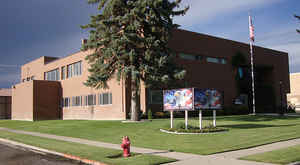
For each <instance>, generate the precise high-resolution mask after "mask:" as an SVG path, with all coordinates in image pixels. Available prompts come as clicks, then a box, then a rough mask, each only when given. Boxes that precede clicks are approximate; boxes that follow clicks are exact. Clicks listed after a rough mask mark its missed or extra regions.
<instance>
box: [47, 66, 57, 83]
mask: <svg viewBox="0 0 300 165" xmlns="http://www.w3.org/2000/svg"><path fill="white" fill-rule="evenodd" d="M45 80H48V81H58V80H59V70H58V68H57V69H55V70H52V71H49V72H46V73H45Z"/></svg>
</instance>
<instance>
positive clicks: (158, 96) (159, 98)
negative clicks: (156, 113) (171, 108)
mask: <svg viewBox="0 0 300 165" xmlns="http://www.w3.org/2000/svg"><path fill="white" fill-rule="evenodd" d="M162 103H163V92H162V91H161V90H151V91H150V104H162Z"/></svg>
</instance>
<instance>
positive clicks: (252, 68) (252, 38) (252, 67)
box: [249, 14, 255, 115]
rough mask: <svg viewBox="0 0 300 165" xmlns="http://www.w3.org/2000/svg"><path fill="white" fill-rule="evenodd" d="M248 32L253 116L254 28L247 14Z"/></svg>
mask: <svg viewBox="0 0 300 165" xmlns="http://www.w3.org/2000/svg"><path fill="white" fill-rule="evenodd" d="M249 30H250V56H251V82H252V108H253V115H255V77H254V60H253V45H254V27H253V24H252V19H251V16H250V14H249Z"/></svg>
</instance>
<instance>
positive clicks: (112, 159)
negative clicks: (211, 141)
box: [0, 131, 176, 165]
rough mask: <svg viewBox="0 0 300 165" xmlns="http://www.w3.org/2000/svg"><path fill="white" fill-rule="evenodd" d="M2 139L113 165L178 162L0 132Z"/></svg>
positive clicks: (152, 164) (158, 157) (150, 164)
mask: <svg viewBox="0 0 300 165" xmlns="http://www.w3.org/2000/svg"><path fill="white" fill-rule="evenodd" d="M0 138H3V139H8V140H13V141H16V142H20V143H24V144H27V145H32V146H36V147H40V148H44V149H48V150H52V151H56V152H60V153H65V154H70V155H75V156H78V157H80V158H84V159H90V160H95V161H99V162H102V163H106V164H113V165H121V164H122V165H126V164H130V165H135V164H136V165H154V164H163V163H169V162H174V161H176V160H175V159H170V158H165V157H160V156H155V155H148V154H134V155H133V156H132V157H129V158H123V157H119V155H121V154H122V151H120V150H114V149H108V148H101V147H94V146H89V145H84V144H78V143H72V142H64V141H59V140H53V139H47V138H41V137H36V136H31V135H24V134H16V133H11V132H7V131H0Z"/></svg>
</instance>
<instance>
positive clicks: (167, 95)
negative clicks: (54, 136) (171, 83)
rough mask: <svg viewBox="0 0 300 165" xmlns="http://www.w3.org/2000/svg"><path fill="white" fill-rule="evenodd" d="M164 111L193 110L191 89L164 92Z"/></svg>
mask: <svg viewBox="0 0 300 165" xmlns="http://www.w3.org/2000/svg"><path fill="white" fill-rule="evenodd" d="M164 110H165V111H170V110H175V111H185V110H194V107H193V88H184V89H174V90H165V91H164Z"/></svg>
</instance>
